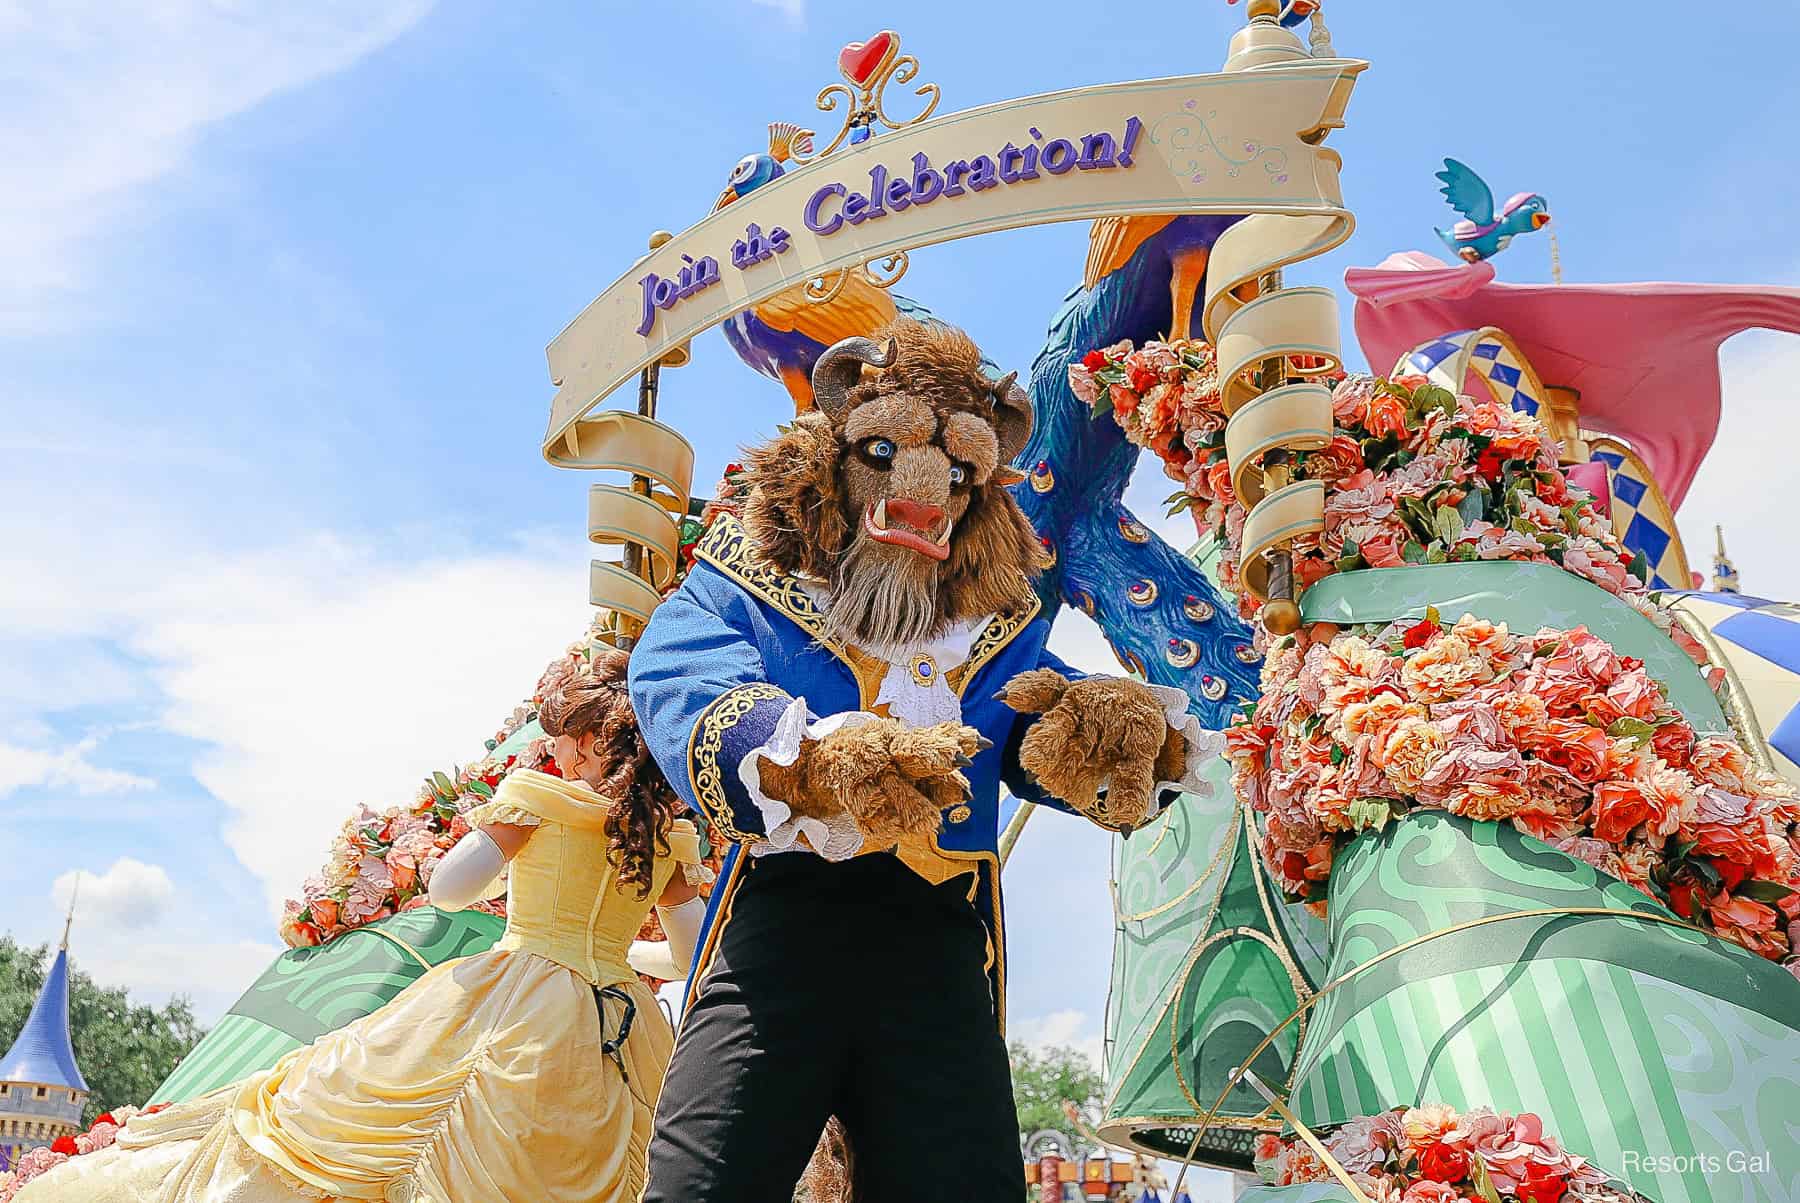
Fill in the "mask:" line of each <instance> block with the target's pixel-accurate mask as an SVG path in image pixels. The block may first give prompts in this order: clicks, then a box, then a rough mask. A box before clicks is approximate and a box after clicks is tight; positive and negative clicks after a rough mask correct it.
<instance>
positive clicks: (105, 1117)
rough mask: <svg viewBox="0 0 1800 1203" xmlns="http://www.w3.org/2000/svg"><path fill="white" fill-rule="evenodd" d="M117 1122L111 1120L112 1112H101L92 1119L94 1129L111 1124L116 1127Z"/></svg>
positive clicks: (91, 1129) (90, 1129)
mask: <svg viewBox="0 0 1800 1203" xmlns="http://www.w3.org/2000/svg"><path fill="white" fill-rule="evenodd" d="M118 1122H119V1121H118V1120H116V1119H114V1118H113V1113H112V1112H110V1111H102V1112H101V1113H100V1114H99V1115H98V1116H96V1117H95V1118H94V1127H98V1126H99V1125H101V1124H112V1125H114V1126H115V1127H116V1126H117V1125H118ZM93 1130H94V1129H93V1128H89V1129H88V1131H90V1132H92V1131H93Z"/></svg>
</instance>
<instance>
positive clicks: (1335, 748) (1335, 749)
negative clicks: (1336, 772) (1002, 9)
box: [1331, 744, 1350, 764]
mask: <svg viewBox="0 0 1800 1203" xmlns="http://www.w3.org/2000/svg"><path fill="white" fill-rule="evenodd" d="M1349 755H1350V753H1348V752H1346V751H1344V749H1343V747H1342V746H1341V745H1339V744H1332V745H1331V763H1332V764H1343V763H1344V760H1345V759H1346V758H1347V757H1348V756H1349Z"/></svg>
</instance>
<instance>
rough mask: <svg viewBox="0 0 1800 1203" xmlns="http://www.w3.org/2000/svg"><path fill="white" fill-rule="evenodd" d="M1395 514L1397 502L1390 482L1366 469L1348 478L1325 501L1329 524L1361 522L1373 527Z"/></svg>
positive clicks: (1326, 517)
mask: <svg viewBox="0 0 1800 1203" xmlns="http://www.w3.org/2000/svg"><path fill="white" fill-rule="evenodd" d="M1393 513H1394V498H1393V494H1392V493H1390V492H1389V490H1388V485H1387V482H1386V481H1384V480H1382V479H1381V478H1379V477H1377V476H1376V475H1375V473H1373V472H1371V471H1369V469H1367V468H1364V469H1363V470H1362V471H1361V472H1358V473H1355V474H1354V475H1351V476H1346V477H1344V479H1342V480H1340V481H1339V482H1338V485H1337V488H1336V489H1335V490H1334V491H1332V492H1330V493H1328V494H1327V495H1326V497H1325V520H1326V522H1327V524H1330V523H1333V522H1338V523H1349V522H1359V523H1363V524H1366V525H1370V526H1373V525H1375V524H1376V523H1379V522H1380V521H1381V520H1382V519H1384V518H1388V517H1391V516H1392V515H1393Z"/></svg>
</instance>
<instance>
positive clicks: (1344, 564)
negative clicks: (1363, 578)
mask: <svg viewBox="0 0 1800 1203" xmlns="http://www.w3.org/2000/svg"><path fill="white" fill-rule="evenodd" d="M1362 566H1363V558H1362V557H1361V556H1342V557H1340V558H1339V559H1338V561H1337V563H1336V565H1334V567H1336V568H1337V570H1338V571H1339V572H1355V571H1356V570H1357V569H1358V568H1361V567H1362Z"/></svg>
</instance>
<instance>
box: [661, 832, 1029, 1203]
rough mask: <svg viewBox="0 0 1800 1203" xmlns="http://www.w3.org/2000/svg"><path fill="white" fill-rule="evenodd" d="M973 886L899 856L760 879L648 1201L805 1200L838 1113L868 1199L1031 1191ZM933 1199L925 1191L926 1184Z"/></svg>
mask: <svg viewBox="0 0 1800 1203" xmlns="http://www.w3.org/2000/svg"><path fill="white" fill-rule="evenodd" d="M967 890H968V878H966V877H965V878H963V879H961V880H960V881H952V882H947V883H945V884H944V885H942V886H935V887H934V886H931V885H929V884H927V883H926V882H925V880H924V879H923V878H921V877H919V876H918V875H916V874H915V873H913V872H912V871H911V870H910V869H908V868H906V866H904V865H903V864H901V863H900V862H899V861H898V860H896V859H895V858H893V857H891V856H864V857H857V858H854V859H852V860H849V861H845V862H842V863H839V864H835V865H834V864H830V863H828V862H826V861H824V860H822V859H820V858H819V857H816V856H813V855H811V854H807V853H785V854H782V855H779V856H774V857H770V858H768V859H766V860H763V861H759V862H757V863H755V864H753V865H751V866H749V867H748V868H747V870H746V876H745V879H744V881H743V883H742V884H741V885H740V886H739V887H738V893H737V897H736V898H735V899H733V901H732V908H731V918H730V921H729V922H728V923H727V924H726V926H725V929H724V932H723V934H722V936H721V937H720V941H719V946H718V950H717V952H716V953H715V954H714V958H713V961H712V965H711V968H710V969H709V971H708V972H707V975H706V977H705V978H704V980H703V981H702V982H701V985H700V991H699V997H698V998H696V999H695V1000H694V1002H693V1004H692V1006H691V1007H690V1008H689V1010H688V1013H687V1015H686V1016H685V1017H684V1018H683V1021H682V1026H681V1034H680V1037H679V1039H678V1040H677V1041H676V1045H675V1054H674V1058H673V1060H672V1061H671V1062H670V1064H669V1073H668V1077H667V1078H666V1079H664V1082H663V1089H662V1101H661V1104H660V1105H659V1106H658V1107H657V1112H656V1131H655V1135H654V1137H653V1138H652V1140H651V1144H650V1185H649V1190H648V1193H646V1194H645V1196H644V1200H645V1203H788V1201H789V1200H790V1199H791V1198H792V1196H793V1191H794V1184H795V1182H796V1181H797V1180H798V1179H799V1177H800V1174H801V1172H802V1171H803V1170H804V1169H805V1168H806V1163H807V1160H808V1158H810V1157H811V1155H812V1151H813V1146H814V1144H815V1143H816V1142H817V1141H818V1138H819V1133H820V1130H821V1129H822V1128H823V1127H824V1124H825V1120H826V1119H827V1117H829V1116H832V1115H836V1116H837V1117H838V1118H839V1119H840V1120H841V1121H842V1122H843V1125H844V1130H845V1135H846V1136H847V1137H848V1139H849V1143H850V1148H851V1157H852V1162H853V1166H854V1169H855V1173H856V1201H857V1203H901V1201H902V1200H908V1201H910V1200H915V1199H920V1198H926V1197H930V1196H932V1195H933V1194H935V1193H936V1189H937V1184H939V1182H940V1181H941V1180H940V1177H939V1176H940V1175H949V1178H948V1179H947V1180H950V1181H954V1182H955V1183H956V1194H957V1196H958V1198H962V1199H969V1200H974V1201H976V1203H990V1201H991V1203H1019V1200H1021V1199H1023V1198H1024V1195H1025V1181H1024V1170H1023V1164H1022V1162H1021V1160H1020V1154H1019V1137H1018V1129H1017V1121H1016V1119H1015V1117H1014V1111H1013V1099H1012V1079H1011V1072H1010V1068H1009V1066H1008V1063H1007V1056H1006V1045H1005V1043H1004V1041H1002V1039H1001V1038H1000V1035H999V1032H998V1029H997V1027H996V1024H995V1018H994V1000H993V998H992V991H991V990H990V989H989V986H988V978H987V972H986V969H985V965H986V960H987V932H986V928H985V927H984V926H983V925H982V922H981V920H980V918H979V917H978V916H977V915H976V913H975V909H974V908H973V907H972V906H971V905H970V904H969V902H968V898H967ZM921 1192H923V1193H921Z"/></svg>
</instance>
